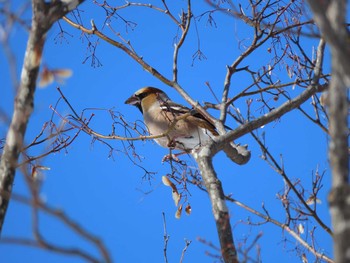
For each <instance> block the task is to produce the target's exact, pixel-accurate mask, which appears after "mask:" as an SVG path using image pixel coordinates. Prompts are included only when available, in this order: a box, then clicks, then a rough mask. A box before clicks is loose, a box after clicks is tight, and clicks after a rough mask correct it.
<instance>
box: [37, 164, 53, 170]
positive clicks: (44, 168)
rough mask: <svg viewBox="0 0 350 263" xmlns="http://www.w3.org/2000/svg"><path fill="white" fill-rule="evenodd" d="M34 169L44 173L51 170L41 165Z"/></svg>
mask: <svg viewBox="0 0 350 263" xmlns="http://www.w3.org/2000/svg"><path fill="white" fill-rule="evenodd" d="M36 168H37V169H40V170H45V171H50V170H51V168H50V167H47V166H42V165H37V166H36Z"/></svg>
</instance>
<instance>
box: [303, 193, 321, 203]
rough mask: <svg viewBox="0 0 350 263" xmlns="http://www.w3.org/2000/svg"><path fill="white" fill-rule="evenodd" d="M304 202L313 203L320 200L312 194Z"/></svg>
mask: <svg viewBox="0 0 350 263" xmlns="http://www.w3.org/2000/svg"><path fill="white" fill-rule="evenodd" d="M306 203H307V204H308V205H313V204H314V203H317V204H321V203H322V202H321V200H320V199H318V198H316V197H315V196H314V195H312V196H310V197H309V198H308V199H307V200H306Z"/></svg>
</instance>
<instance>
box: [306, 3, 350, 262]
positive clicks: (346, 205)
mask: <svg viewBox="0 0 350 263" xmlns="http://www.w3.org/2000/svg"><path fill="white" fill-rule="evenodd" d="M309 4H310V6H311V9H312V11H313V13H314V20H315V22H316V23H317V25H318V27H319V29H320V31H321V34H322V37H323V38H324V39H325V40H326V42H327V43H328V44H329V46H330V49H331V55H332V80H331V83H330V88H329V105H328V109H329V133H330V136H331V140H330V144H329V159H330V162H331V168H332V189H331V192H330V194H329V196H328V200H329V205H330V212H331V217H332V226H333V233H334V235H333V237H334V258H335V262H337V263H343V262H344V263H345V262H350V239H349V237H350V186H349V152H348V151H349V150H348V149H349V145H348V135H349V128H348V110H349V102H348V97H347V93H348V87H349V86H350V35H349V33H348V30H347V28H346V23H345V17H346V5H347V4H346V1H345V0H333V1H321V2H320V1H316V0H309Z"/></svg>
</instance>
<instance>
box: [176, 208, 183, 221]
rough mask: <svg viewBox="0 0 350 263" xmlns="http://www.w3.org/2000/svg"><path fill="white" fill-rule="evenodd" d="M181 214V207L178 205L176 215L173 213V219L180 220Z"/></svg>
mask: <svg viewBox="0 0 350 263" xmlns="http://www.w3.org/2000/svg"><path fill="white" fill-rule="evenodd" d="M181 212H182V205H179V207H178V208H177V210H176V213H175V218H176V219H180V218H181Z"/></svg>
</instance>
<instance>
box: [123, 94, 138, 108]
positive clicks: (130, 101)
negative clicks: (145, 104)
mask: <svg viewBox="0 0 350 263" xmlns="http://www.w3.org/2000/svg"><path fill="white" fill-rule="evenodd" d="M140 103H141V101H140V98H138V97H137V96H135V94H134V95H132V96H131V97H130V98H128V99H127V100H126V101H125V104H130V105H135V106H137V105H138V104H140Z"/></svg>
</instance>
